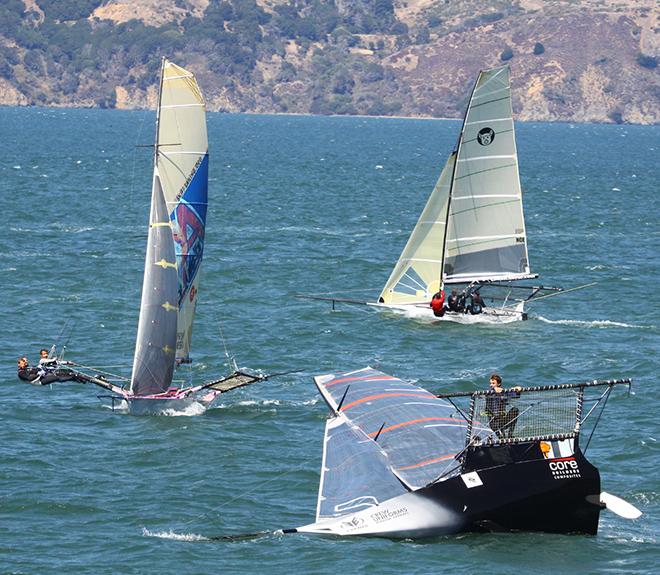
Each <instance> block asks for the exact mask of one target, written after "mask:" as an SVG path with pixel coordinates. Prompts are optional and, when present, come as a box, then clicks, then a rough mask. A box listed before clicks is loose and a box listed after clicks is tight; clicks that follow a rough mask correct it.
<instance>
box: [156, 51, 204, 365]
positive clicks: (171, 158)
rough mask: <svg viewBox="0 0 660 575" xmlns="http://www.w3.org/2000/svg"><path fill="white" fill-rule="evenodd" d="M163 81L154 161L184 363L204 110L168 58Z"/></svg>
mask: <svg viewBox="0 0 660 575" xmlns="http://www.w3.org/2000/svg"><path fill="white" fill-rule="evenodd" d="M162 78H163V80H162V89H161V96H160V108H159V121H158V148H157V150H158V153H157V158H156V162H157V166H158V170H159V173H160V175H161V181H162V185H163V193H164V195H165V201H166V202H167V207H168V210H169V214H170V220H171V221H172V233H173V237H174V248H175V252H176V260H177V269H178V272H179V303H178V305H179V318H178V327H177V336H176V337H177V340H176V356H177V360H178V361H183V362H185V361H188V360H189V353H190V341H191V337H192V325H193V319H194V315H195V306H196V304H197V290H198V286H199V277H200V269H201V263H202V255H203V251H204V232H205V227H206V208H207V205H208V161H209V160H208V137H207V133H206V107H205V104H204V99H203V98H202V93H201V91H200V89H199V86H198V85H197V81H196V80H195V77H194V76H193V75H192V74H191V73H190V72H188V71H187V70H185V69H184V68H181V67H180V66H177V65H176V64H173V63H172V62H168V61H167V60H165V61H164V62H163V75H162Z"/></svg>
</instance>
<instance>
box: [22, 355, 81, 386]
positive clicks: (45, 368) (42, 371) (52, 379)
mask: <svg viewBox="0 0 660 575" xmlns="http://www.w3.org/2000/svg"><path fill="white" fill-rule="evenodd" d="M17 375H18V378H19V379H20V380H21V381H24V382H25V383H31V384H32V385H49V384H51V383H57V382H62V381H81V382H82V381H83V380H82V379H79V377H78V375H77V374H76V373H75V372H74V371H72V370H70V369H60V368H59V367H57V362H55V363H54V364H53V363H52V362H51V363H49V364H48V365H44V364H41V365H39V367H30V365H29V363H28V360H27V357H25V356H23V357H19V358H18V372H17Z"/></svg>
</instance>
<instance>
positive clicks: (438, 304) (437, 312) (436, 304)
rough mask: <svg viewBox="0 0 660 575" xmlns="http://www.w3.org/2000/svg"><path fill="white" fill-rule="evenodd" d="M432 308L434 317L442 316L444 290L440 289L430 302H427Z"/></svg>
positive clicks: (443, 313) (443, 310) (443, 312)
mask: <svg viewBox="0 0 660 575" xmlns="http://www.w3.org/2000/svg"><path fill="white" fill-rule="evenodd" d="M429 305H430V306H431V309H432V310H433V315H434V316H436V317H442V316H443V315H445V292H444V291H442V290H440V291H439V292H438V293H436V294H435V295H434V296H433V299H431V303H430V304H429Z"/></svg>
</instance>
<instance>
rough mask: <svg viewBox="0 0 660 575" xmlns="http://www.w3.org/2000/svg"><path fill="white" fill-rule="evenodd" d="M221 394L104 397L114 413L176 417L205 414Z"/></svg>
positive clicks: (213, 392) (214, 392) (212, 392)
mask: <svg viewBox="0 0 660 575" xmlns="http://www.w3.org/2000/svg"><path fill="white" fill-rule="evenodd" d="M219 395H220V392H216V391H211V392H208V391H205V392H201V393H190V394H179V395H178V396H173V397H158V396H144V397H136V396H131V395H128V394H126V395H116V396H102V399H104V400H106V401H107V402H108V405H109V406H110V407H111V409H112V410H113V411H114V410H116V411H124V412H127V413H129V414H130V415H174V414H190V415H199V414H200V413H203V412H204V411H205V410H206V409H208V408H209V407H210V405H211V404H212V403H213V402H214V401H215V399H216V398H217V397H218V396H219Z"/></svg>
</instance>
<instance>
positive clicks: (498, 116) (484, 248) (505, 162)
mask: <svg viewBox="0 0 660 575" xmlns="http://www.w3.org/2000/svg"><path fill="white" fill-rule="evenodd" d="M512 114H513V113H512V107H511V86H510V84H509V67H508V66H503V67H501V68H495V69H493V70H488V71H485V72H481V73H480V74H479V78H478V80H477V83H476V85H475V87H474V91H473V92H472V97H471V99H470V104H469V106H468V110H467V114H466V116H465V121H464V122H463V129H462V130H461V136H460V139H459V143H458V153H457V160H456V169H455V170H454V177H453V178H452V186H451V194H450V208H449V219H448V230H447V241H446V244H445V263H444V281H445V282H449V283H451V282H471V281H478V280H513V279H521V278H525V277H529V276H530V270H529V258H528V255H527V237H526V233H525V218H524V215H523V207H522V193H521V189H520V178H519V175H518V153H517V150H516V138H515V132H514V126H513V115H512Z"/></svg>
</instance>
